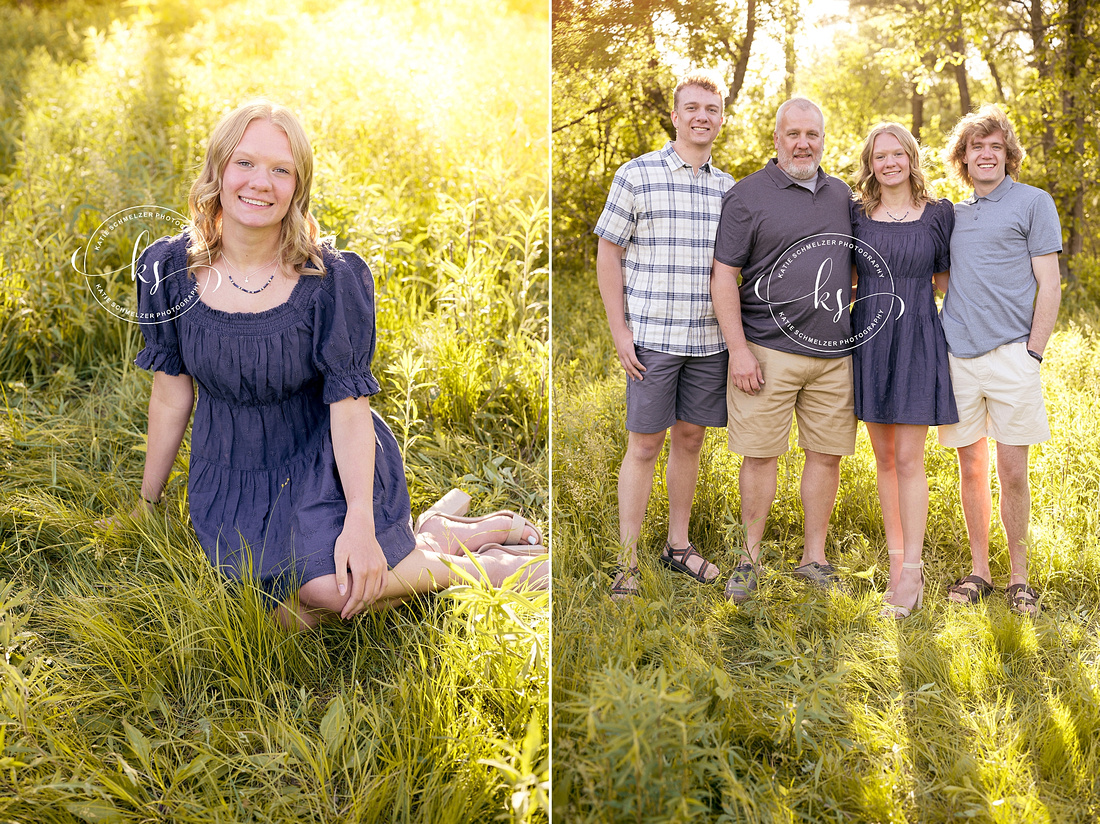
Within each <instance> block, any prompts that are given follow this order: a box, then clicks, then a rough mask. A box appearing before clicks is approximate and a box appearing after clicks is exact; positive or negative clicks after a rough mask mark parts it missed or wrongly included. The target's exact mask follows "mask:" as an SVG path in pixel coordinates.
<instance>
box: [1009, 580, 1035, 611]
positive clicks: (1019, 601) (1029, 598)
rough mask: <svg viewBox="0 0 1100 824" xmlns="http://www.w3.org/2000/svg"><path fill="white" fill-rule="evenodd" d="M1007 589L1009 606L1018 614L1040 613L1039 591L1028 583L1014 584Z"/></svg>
mask: <svg viewBox="0 0 1100 824" xmlns="http://www.w3.org/2000/svg"><path fill="white" fill-rule="evenodd" d="M1006 591H1007V593H1008V608H1009V609H1010V610H1012V611H1013V612H1015V613H1016V614H1017V615H1038V614H1039V593H1038V592H1036V591H1035V590H1033V589H1032V588H1031V587H1029V586H1028V585H1027V584H1013V585H1012V586H1010V587H1009V588H1008V589H1007V590H1006Z"/></svg>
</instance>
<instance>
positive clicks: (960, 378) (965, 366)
mask: <svg viewBox="0 0 1100 824" xmlns="http://www.w3.org/2000/svg"><path fill="white" fill-rule="evenodd" d="M947 363H948V365H949V367H950V369H951V386H952V387H953V388H954V390H955V405H956V406H958V407H959V422H958V423H953V424H949V425H947V426H941V427H940V428H939V439H940V444H941V445H942V446H946V447H950V448H952V449H954V448H957V447H960V446H970V445H971V444H972V443H977V442H978V441H979V440H981V439H982V438H985V437H990V438H993V440H995V441H997V442H998V443H1003V444H1007V445H1008V446H1030V445H1031V444H1033V443H1042V442H1043V441H1045V440H1048V439H1049V438H1050V426H1049V424H1048V423H1047V410H1046V405H1045V404H1044V403H1043V383H1042V379H1041V378H1040V376H1039V361H1037V360H1035V358H1033V357H1031V355H1029V354H1028V353H1027V344H1026V343H1022V342H1021V343H1006V344H1004V345H1003V346H998V347H997V348H996V349H994V350H993V351H992V352H986V353H985V354H984V355H978V357H976V358H956V357H955V356H954V355H948V357H947Z"/></svg>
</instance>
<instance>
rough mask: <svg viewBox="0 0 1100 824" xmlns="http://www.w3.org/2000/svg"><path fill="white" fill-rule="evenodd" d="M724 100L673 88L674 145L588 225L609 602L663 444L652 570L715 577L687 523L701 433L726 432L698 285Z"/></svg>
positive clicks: (621, 182)
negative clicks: (612, 360) (620, 450)
mask: <svg viewBox="0 0 1100 824" xmlns="http://www.w3.org/2000/svg"><path fill="white" fill-rule="evenodd" d="M727 95H728V91H727V88H726V86H725V84H724V83H723V82H722V80H721V79H720V78H719V77H717V76H716V75H712V74H710V73H708V72H693V73H690V74H688V75H687V76H685V77H684V78H683V79H682V80H681V81H680V83H679V84H678V85H677V87H676V92H675V94H674V96H673V111H672V124H673V126H674V127H675V128H676V139H675V140H673V141H669V142H668V144H666V145H665V147H664V148H663V149H660V150H659V151H655V152H650V153H648V154H644V155H642V156H641V157H637V158H635V159H634V160H631V161H630V162H629V163H626V164H624V165H623V166H622V167H621V168H620V169H619V170H618V171H617V172H616V173H615V179H614V181H613V182H612V184H611V191H610V193H609V194H608V197H607V203H606V205H605V206H604V210H603V214H602V215H601V216H600V219H599V221H598V223H597V224H596V229H595V233H596V234H597V235H598V236H599V247H598V250H597V256H596V275H597V280H598V281H599V286H600V295H601V297H602V298H603V303H604V309H605V310H606V312H607V321H608V325H609V326H610V328H611V336H612V338H613V339H614V342H615V351H616V353H617V354H618V357H619V362H620V363H621V364H622V367H623V370H624V371H625V372H626V377H627V392H626V428H627V432H628V439H627V448H626V456H625V458H624V459H623V463H622V467H621V468H620V470H619V484H618V492H619V540H620V543H621V544H622V546H623V547H624V548H625V550H626V552H627V554H628V560H627V563H625V564H623V565H621V567H620V569H619V571H618V573H617V574H616V576H615V580H614V582H613V583H612V587H611V595H612V597H613V598H616V599H619V598H627V597H630V596H633V595H636V594H637V591H638V538H639V536H640V534H641V530H642V521H643V520H644V518H645V512H646V507H647V505H648V503H649V494H650V491H651V489H652V487H653V473H654V468H655V466H656V463H657V457H658V455H659V454H660V452H661V449H662V447H663V446H664V442H665V433H666V432H671V437H670V444H669V455H668V470H667V483H668V510H669V519H668V539H667V541H666V542H665V546H664V550H663V551H662V553H661V555H660V561H661V563H663V564H664V565H665V566H667V567H669V568H671V569H674V570H677V571H679V572H684V573H686V574H688V575H690V576H691V577H693V578H695V579H696V580H698V581H700V582H705V583H709V582H711V581H713V580H715V579H716V578H717V577H718V575H719V570H718V568H717V567H716V566H715V565H714V564H711V563H709V562H707V561H706V560H705V559H704V558H703V557H702V556H701V555H700V554H699V553H698V552H697V551H696V550H695V547H694V546H693V545H692V543H691V541H690V540H689V538H688V521H689V519H690V517H691V503H692V499H693V497H694V495H695V485H696V480H697V478H698V474H699V454H700V451H701V449H702V446H703V439H704V437H705V435H706V428H707V427H708V426H725V425H726V404H725V395H726V371H727V363H728V360H727V355H726V344H725V341H724V340H723V339H722V332H721V330H720V329H719V328H718V321H717V319H716V318H715V316H714V308H713V306H712V305H711V300H710V288H709V281H710V268H711V262H712V259H713V251H714V235H715V230H716V228H717V226H718V216H719V213H720V211H721V207H722V196H723V195H724V194H725V193H726V191H727V190H729V188H730V187H731V186H733V178H732V177H730V176H729V175H728V174H726V173H725V172H722V171H719V170H718V169H716V168H714V166H713V165H712V163H711V157H710V150H711V146H712V145H713V144H714V140H715V138H717V137H718V133H719V131H720V130H721V128H722V123H723V120H724V114H723V112H724V109H725V99H726V96H727Z"/></svg>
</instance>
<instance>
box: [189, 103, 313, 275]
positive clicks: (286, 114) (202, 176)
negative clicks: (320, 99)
mask: <svg viewBox="0 0 1100 824" xmlns="http://www.w3.org/2000/svg"><path fill="white" fill-rule="evenodd" d="M258 119H263V120H266V121H268V122H269V123H271V124H272V125H274V126H276V127H278V128H279V129H281V130H282V131H283V132H284V133H285V134H286V136H287V140H289V142H290V152H291V155H292V157H293V158H294V171H295V180H294V197H293V198H292V199H291V203H290V208H288V209H287V212H286V216H285V217H284V218H283V225H282V230H281V235H280V247H279V262H280V264H281V265H283V266H289V267H290V268H292V269H293V270H294V271H295V272H297V273H298V274H299V275H324V273H325V266H324V262H323V261H322V258H321V240H320V236H321V228H320V226H319V225H318V224H317V219H316V218H314V217H313V214H312V213H311V212H310V210H309V197H310V188H311V187H312V185H313V149H312V148H310V145H309V138H308V137H306V133H305V130H304V129H303V128H302V124H301V123H300V122H299V120H298V118H297V116H295V114H294V113H293V112H292V111H290V109H287V108H286V107H285V106H280V105H279V104H277V103H272V102H271V101H270V100H262V99H259V100H250V101H248V102H247V103H244V104H242V105H241V106H238V107H237V108H236V109H234V110H233V111H231V112H230V113H229V114H227V115H226V116H225V117H223V118H222V119H221V121H220V122H219V123H218V125H217V126H215V127H214V131H213V133H212V134H211V135H210V142H209V144H208V145H207V147H206V157H205V159H204V160H203V163H202V170H201V171H200V172H199V176H198V178H197V179H196V180H195V182H194V183H193V184H192V185H191V193H190V195H189V196H188V198H187V206H188V208H189V209H190V212H191V227H190V228H191V242H190V244H189V245H188V247H187V266H188V268H189V269H190V268H192V267H194V266H199V265H203V264H206V263H209V262H211V261H213V260H215V259H216V258H217V257H218V254H219V253H220V252H221V247H222V226H221V218H222V203H221V193H222V174H223V172H224V171H225V166H226V164H227V163H228V162H229V157H230V155H232V154H233V150H234V149H236V148H237V144H238V143H240V142H241V138H242V137H243V136H244V131H245V129H247V128H248V124H249V123H251V122H252V121H253V120H258ZM306 263H312V264H313V266H314V267H316V268H306Z"/></svg>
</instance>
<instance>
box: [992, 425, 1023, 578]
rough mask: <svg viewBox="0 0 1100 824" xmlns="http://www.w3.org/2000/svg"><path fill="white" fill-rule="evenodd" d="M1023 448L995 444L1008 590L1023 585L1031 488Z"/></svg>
mask: <svg viewBox="0 0 1100 824" xmlns="http://www.w3.org/2000/svg"><path fill="white" fill-rule="evenodd" d="M1027 451H1028V448H1027V447H1026V446H1009V445H1007V444H1003V443H998V444H997V479H998V480H999V481H1000V482H1001V523H1002V524H1003V525H1004V528H1005V537H1007V538H1008V559H1009V563H1010V564H1011V566H1012V569H1011V572H1010V574H1009V578H1008V584H1009V586H1012V585H1013V584H1026V583H1027V528H1028V523H1029V521H1030V520H1031V488H1030V486H1029V485H1028V479H1027Z"/></svg>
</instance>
